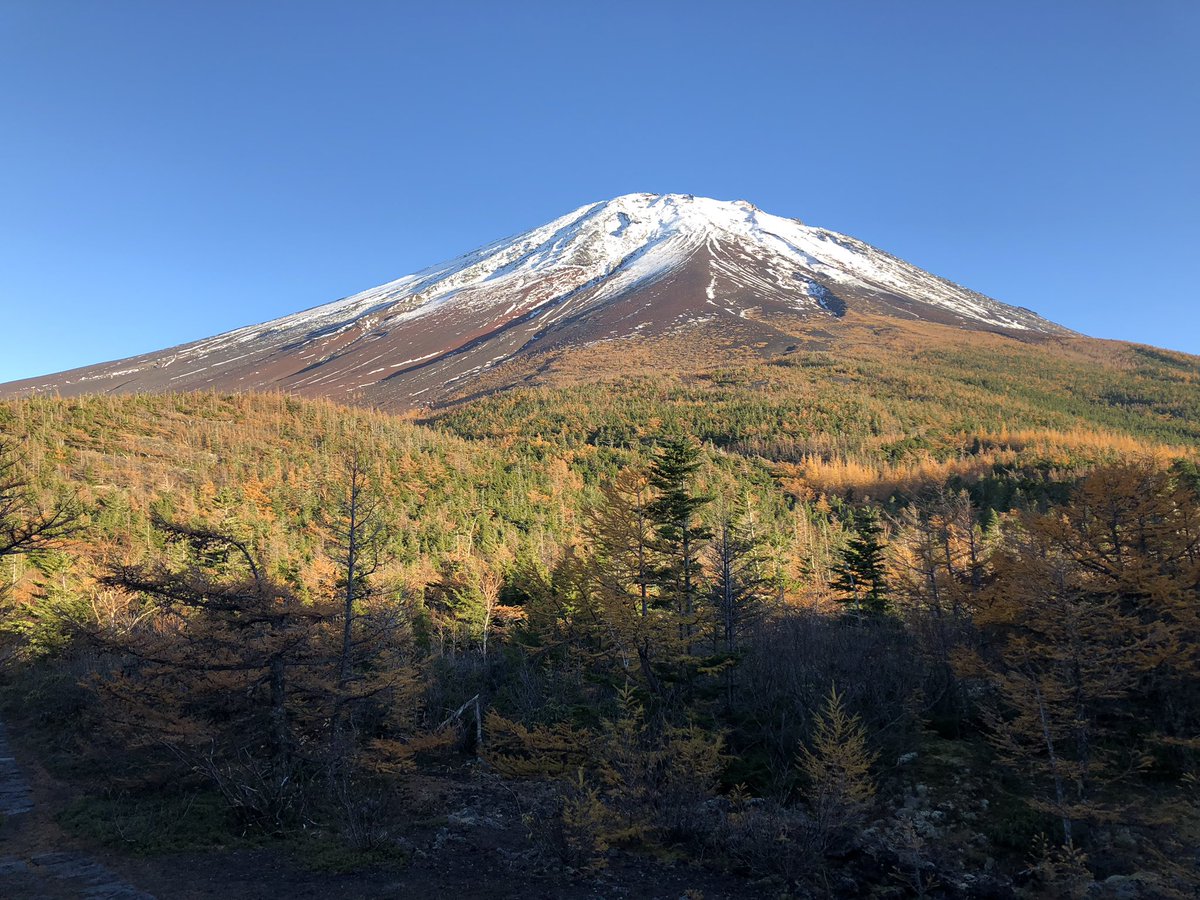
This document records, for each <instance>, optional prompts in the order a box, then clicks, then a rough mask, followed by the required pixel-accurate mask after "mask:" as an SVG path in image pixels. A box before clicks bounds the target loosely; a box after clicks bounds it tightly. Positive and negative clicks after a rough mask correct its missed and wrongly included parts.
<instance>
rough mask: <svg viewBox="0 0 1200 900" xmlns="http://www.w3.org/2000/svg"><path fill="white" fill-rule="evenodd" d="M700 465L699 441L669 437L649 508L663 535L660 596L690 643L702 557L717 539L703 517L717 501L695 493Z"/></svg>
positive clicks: (655, 467) (655, 468)
mask: <svg viewBox="0 0 1200 900" xmlns="http://www.w3.org/2000/svg"><path fill="white" fill-rule="evenodd" d="M700 464H701V453H700V448H699V447H698V446H697V445H696V443H695V442H694V441H692V440H691V439H689V438H687V437H668V438H665V439H663V441H662V442H661V444H660V446H659V452H658V456H657V457H656V458H655V460H654V462H653V463H652V464H651V466H650V471H649V478H650V486H651V487H652V488H654V489H655V490H656V491H658V496H657V497H656V498H655V499H654V501H653V502H652V503H650V505H649V508H648V510H649V513H650V518H651V520H652V521H653V522H654V527H655V531H656V532H657V535H658V541H657V545H656V547H655V550H656V551H657V553H658V556H659V559H660V561H661V562H660V565H659V567H658V572H657V576H658V579H657V580H658V583H659V584H660V585H661V596H662V597H663V598H664V599H667V600H669V601H671V602H673V603H674V608H675V612H676V614H677V615H678V616H679V619H680V621H679V631H680V637H681V638H682V639H684V641H685V643H687V642H690V638H691V635H692V634H693V633H694V631H695V628H696V619H697V614H698V609H699V605H700V602H699V601H700V588H701V584H700V552H701V550H702V549H703V548H704V545H705V542H706V541H708V539H709V538H711V537H712V532H711V531H710V530H709V529H708V528H707V527H705V526H704V525H703V524H702V523H701V522H700V521H699V516H698V513H699V511H700V510H701V509H703V508H704V506H706V505H707V504H708V503H709V502H710V501H711V499H712V498H710V497H706V496H703V495H700V494H694V493H693V492H692V480H693V477H694V476H695V474H696V471H697V470H698V469H699V468H700ZM689 652H690V650H689Z"/></svg>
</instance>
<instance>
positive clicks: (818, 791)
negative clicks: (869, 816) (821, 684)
mask: <svg viewBox="0 0 1200 900" xmlns="http://www.w3.org/2000/svg"><path fill="white" fill-rule="evenodd" d="M875 759H876V754H875V753H873V752H872V751H871V750H870V748H869V747H868V746H867V732H866V729H865V728H864V727H863V725H862V722H861V721H860V720H859V717H858V716H856V715H851V714H850V713H848V712H847V711H846V708H845V707H844V706H843V704H842V695H841V694H839V693H838V691H837V687H836V686H830V688H829V695H828V696H827V697H826V699H825V707H824V709H822V710H821V712H820V713H818V715H817V719H816V728H815V729H814V731H813V737H812V747H811V749H810V748H809V747H804V746H801V748H800V753H799V755H798V758H797V763H798V764H799V768H800V772H801V774H802V775H803V776H804V780H805V782H806V788H807V800H808V805H809V807H810V809H811V810H812V812H813V817H814V819H815V820H816V826H817V831H818V836H819V839H820V841H821V844H822V849H824V848H825V847H827V846H828V844H829V841H830V840H832V838H833V837H834V836H835V834H836V833H837V832H838V831H840V830H842V829H844V828H846V827H847V826H850V825H853V824H854V823H856V822H857V821H858V820H859V819H860V818H861V816H862V814H863V812H864V810H865V809H866V807H867V805H868V804H869V803H870V802H871V800H872V799H873V798H874V796H875V780H874V779H873V778H872V776H871V766H872V765H874V763H875Z"/></svg>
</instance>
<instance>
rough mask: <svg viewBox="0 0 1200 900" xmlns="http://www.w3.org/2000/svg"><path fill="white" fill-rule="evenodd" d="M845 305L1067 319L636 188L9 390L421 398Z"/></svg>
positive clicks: (764, 222)
mask: <svg viewBox="0 0 1200 900" xmlns="http://www.w3.org/2000/svg"><path fill="white" fill-rule="evenodd" d="M848 312H856V313H868V314H876V315H885V316H892V317H895V318H902V319H923V320H929V321H933V322H938V323H942V324H949V325H955V326H958V327H964V328H972V329H978V330H991V331H1001V332H1022V333H1026V334H1055V333H1063V332H1064V331H1065V329H1061V328H1059V327H1058V326H1056V325H1054V324H1052V323H1050V322H1047V321H1046V320H1045V319H1042V318H1041V317H1039V316H1037V315H1036V314H1034V313H1031V312H1029V311H1028V310H1025V309H1021V308H1019V307H1013V306H1008V305H1006V304H1003V303H1000V302H998V301H996V300H993V299H991V298H989V297H985V296H983V295H981V294H978V293H975V292H974V291H970V290H968V289H966V288H963V287H961V286H959V285H956V284H953V283H951V282H949V281H946V280H944V279H941V278H938V277H936V276H934V275H930V274H929V273H928V272H924V271H922V270H921V269H918V268H917V267H915V266H912V265H910V264H909V263H906V262H904V261H903V260H900V259H897V258H896V257H894V256H890V255H889V254H887V253H884V252H883V251H881V250H878V249H876V248H874V247H871V246H870V245H868V244H865V243H863V242H862V241H858V240H855V239H854V238H851V237H848V236H846V235H842V234H838V233H837V232H833V231H827V230H825V229H821V228H813V227H810V226H808V225H804V224H803V223H801V222H800V221H799V220H798V219H788V218H782V217H780V216H775V215H771V214H770V213H766V212H763V211H762V210H761V209H759V208H758V207H756V206H754V205H753V204H752V203H749V202H747V201H745V200H728V201H727V200H713V199H710V198H707V197H697V196H694V195H692V194H649V193H635V194H624V195H622V196H619V197H614V198H613V199H611V200H604V201H599V202H596V203H590V204H587V205H585V206H581V207H579V208H578V209H576V210H573V211H572V212H570V213H567V214H566V215H564V216H561V217H559V218H557V219H555V220H554V221H552V222H549V223H547V224H545V225H542V226H540V227H538V228H534V229H532V230H530V231H527V232H525V233H523V234H519V235H516V236H514V237H511V238H507V239H504V240H501V241H497V242H495V243H493V244H489V245H487V246H485V247H482V248H480V249H478V250H474V251H472V252H470V253H467V254H465V255H464V256H461V257H458V258H457V259H453V260H450V261H448V262H445V263H441V264H439V265H436V266H431V267H430V268H428V269H424V270H422V271H420V272H416V273H414V274H412V275H407V276H404V277H403V278H399V279H397V280H396V281H392V282H389V283H388V284H385V285H381V286H380V287H377V288H372V289H371V290H368V291H363V292H361V293H359V294H354V295H353V296H350V297H346V298H344V299H342V300H337V301H334V302H332V303H327V304H325V305H323V306H318V307H315V308H313V309H309V310H306V311H303V312H299V313H295V314H292V315H289V316H284V317H282V318H280V319H276V320H274V321H271V322H266V323H264V324H262V325H253V326H248V327H245V328H240V329H237V330H235V331H231V332H228V333H226V334H222V335H218V336H216V337H212V338H207V339H205V340H200V341H196V342H195V343H192V344H187V345H184V346H181V347H176V348H172V349H169V350H164V351H160V352H157V353H150V354H146V355H144V356H140V357H135V358H133V359H129V360H122V361H119V362H116V363H106V364H102V365H98V366H91V367H88V368H85V369H78V370H75V371H72V372H66V373H62V374H61V375H58V376H49V377H46V378H39V379H31V380H29V381H26V382H16V383H14V384H12V385H9V386H7V387H8V393H30V392H43V391H58V392H61V393H84V392H94V391H114V390H115V391H130V390H163V389H172V390H183V389H195V388H233V389H253V388H268V389H282V390H289V391H296V392H298V393H304V394H316V395H326V396H335V397H343V398H344V397H347V396H362V397H365V398H366V399H368V400H371V401H372V402H378V403H380V404H382V405H392V406H412V405H414V404H419V403H425V402H429V401H436V400H437V399H439V398H441V397H445V396H448V395H450V394H452V393H453V392H454V391H456V390H460V389H462V388H463V386H464V385H466V384H469V382H470V380H471V379H472V378H473V377H474V376H475V375H477V374H479V373H480V372H481V371H483V370H485V369H488V368H491V367H494V366H496V365H498V364H500V363H501V362H504V361H506V360H511V359H513V358H515V357H518V356H528V355H530V354H536V353H539V352H542V351H544V350H545V349H546V348H549V347H554V346H563V345H570V344H592V343H595V342H597V341H610V340H618V339H625V338H636V337H640V336H647V335H656V334H657V335H667V334H677V333H682V332H688V331H691V330H695V329H701V330H710V331H713V332H714V333H717V334H720V335H721V336H722V337H723V338H728V337H729V336H731V335H732V336H740V337H739V338H738V339H739V340H742V341H744V343H745V345H746V346H760V347H761V346H772V345H774V344H775V343H778V342H779V341H783V340H786V339H787V336H788V335H789V334H793V333H794V328H795V323H796V322H798V321H802V320H811V319H813V318H819V319H827V320H830V321H831V322H832V321H836V320H837V319H839V318H841V317H843V316H845V315H846V314H847V313H848ZM789 323H791V324H789Z"/></svg>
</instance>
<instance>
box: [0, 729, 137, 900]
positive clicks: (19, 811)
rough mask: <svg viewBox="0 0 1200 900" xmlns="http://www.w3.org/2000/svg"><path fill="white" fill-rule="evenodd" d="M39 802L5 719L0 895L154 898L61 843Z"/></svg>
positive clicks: (47, 899) (0, 733)
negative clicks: (14, 749) (11, 743)
mask: <svg viewBox="0 0 1200 900" xmlns="http://www.w3.org/2000/svg"><path fill="white" fill-rule="evenodd" d="M39 813H40V811H39V810H38V809H37V808H36V807H35V804H34V799H33V791H32V789H31V787H30V784H29V781H28V779H27V778H26V777H25V775H24V773H23V772H22V771H21V768H20V766H19V765H18V764H17V761H16V759H14V758H13V753H12V748H11V747H10V746H9V743H8V733H7V732H6V731H5V729H4V725H3V723H0V817H2V818H0V896H2V897H4V898H5V900H26V898H29V900H34V898H37V900H67V898H88V900H154V897H153V896H152V895H150V894H147V893H144V892H142V891H139V890H138V889H137V888H135V887H133V885H131V884H128V883H126V882H125V881H124V880H122V879H121V878H120V876H118V875H116V874H115V873H114V872H112V871H111V870H110V869H108V868H107V867H106V866H104V865H103V864H101V863H99V862H97V861H96V860H95V859H93V858H92V857H90V856H89V855H87V854H86V853H82V852H80V851H78V850H76V849H74V848H70V847H67V846H65V844H60V843H59V841H58V840H57V839H56V838H57V836H56V831H57V829H56V828H54V827H53V825H52V823H49V822H47V821H45V819H44V817H43V816H42V815H40V814H39Z"/></svg>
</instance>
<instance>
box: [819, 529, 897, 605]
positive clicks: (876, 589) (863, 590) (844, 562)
mask: <svg viewBox="0 0 1200 900" xmlns="http://www.w3.org/2000/svg"><path fill="white" fill-rule="evenodd" d="M882 534H883V528H882V527H881V526H880V524H879V517H878V515H877V514H876V513H875V511H874V510H873V509H871V508H870V507H862V508H861V509H859V510H858V511H857V512H856V513H855V514H854V531H853V534H852V535H851V537H850V539H849V540H848V541H847V542H846V547H845V549H844V550H843V551H842V558H841V561H840V562H839V563H838V564H837V565H835V566H834V567H833V574H834V581H833V587H834V589H835V590H837V591H838V592H840V594H841V596H840V598H839V599H840V600H841V601H842V602H843V603H845V604H846V605H847V606H848V607H850V608H851V609H852V610H853V612H854V615H855V616H857V617H859V618H861V617H863V616H864V615H866V614H879V613H884V612H887V610H888V598H887V586H886V575H885V572H884V564H883V544H882V542H881V541H880V539H879V538H880V535H882Z"/></svg>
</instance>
